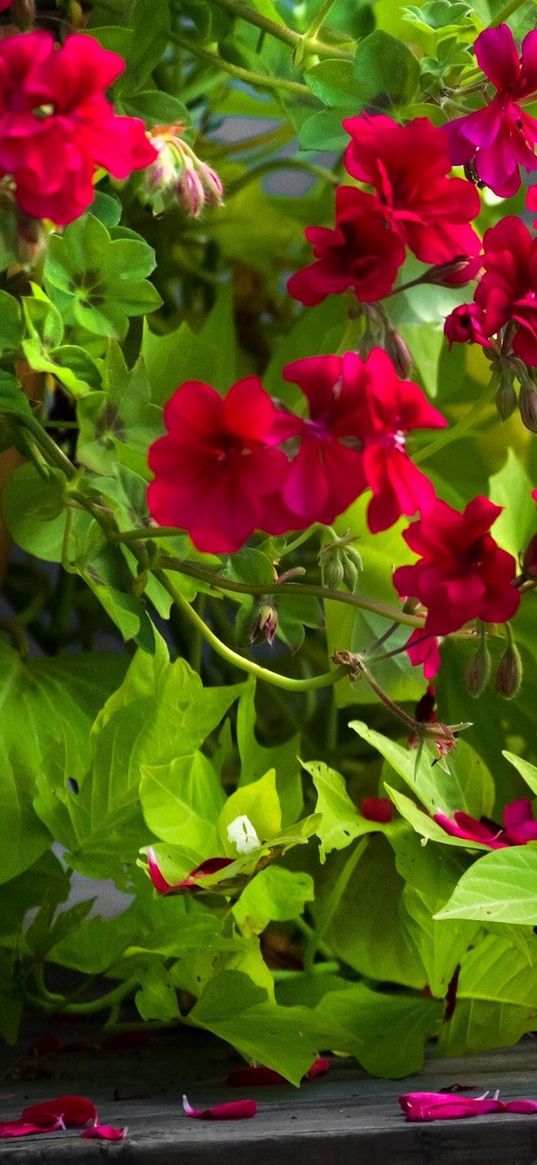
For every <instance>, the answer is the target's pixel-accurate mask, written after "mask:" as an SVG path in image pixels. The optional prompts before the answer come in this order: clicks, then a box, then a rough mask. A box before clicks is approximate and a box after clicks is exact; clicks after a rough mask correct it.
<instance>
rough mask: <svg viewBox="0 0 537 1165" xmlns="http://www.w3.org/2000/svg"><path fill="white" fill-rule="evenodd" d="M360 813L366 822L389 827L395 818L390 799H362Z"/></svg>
mask: <svg viewBox="0 0 537 1165" xmlns="http://www.w3.org/2000/svg"><path fill="white" fill-rule="evenodd" d="M360 812H361V814H362V817H365V819H366V821H377V822H378V823H379V825H387V824H388V822H389V821H391V819H392V817H393V805H392V803H391V801H390V800H389V798H388V797H362V800H361V801H360Z"/></svg>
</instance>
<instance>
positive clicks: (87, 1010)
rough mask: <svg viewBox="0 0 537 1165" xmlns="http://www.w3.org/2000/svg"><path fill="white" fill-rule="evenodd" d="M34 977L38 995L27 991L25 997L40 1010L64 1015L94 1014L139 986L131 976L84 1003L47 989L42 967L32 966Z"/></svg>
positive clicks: (120, 999)
mask: <svg viewBox="0 0 537 1165" xmlns="http://www.w3.org/2000/svg"><path fill="white" fill-rule="evenodd" d="M34 977H35V979H36V986H37V989H38V991H39V994H38V995H33V993H32V994H31V993H30V992H27V997H28V999H29V1000H30V1002H31V1003H33V1004H34V1006H35V1007H38V1008H39V1010H40V1011H48V1012H54V1011H61V1012H62V1013H63V1014H64V1015H80V1016H82V1015H96V1014H97V1013H98V1012H99V1011H106V1010H107V1008H109V1007H113V1006H114V1005H115V1004H117V1003H120V1002H121V1001H122V1000H123V999H125V998H126V997H127V995H131V994H132V992H133V991H134V990H135V988H136V987H138V986H139V979H138V978H137V977H134V976H133V977H132V978H130V979H125V980H124V981H123V982H122V983H119V984H118V985H117V987H113V988H112V990H111V991H107V992H106V993H105V994H104V995H100V996H99V998H98V999H90V1000H88V1001H87V1002H86V1003H70V1002H69V998H68V997H66V996H65V995H57V994H55V993H53V992H51V991H49V990H48V989H47V987H46V986H45V981H44V978H43V973H42V967H39V968H37V967H36V968H34Z"/></svg>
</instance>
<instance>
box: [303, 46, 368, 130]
mask: <svg viewBox="0 0 537 1165" xmlns="http://www.w3.org/2000/svg"><path fill="white" fill-rule="evenodd" d="M304 80H305V82H306V84H307V85H308V86H309V88H310V89H311V91H312V93H314V94H315V96H316V97H318V98H319V101H322V103H323V105H328V106H335V108H336V109H341V110H344V111H345V110H346V111H348V112H349V113H352V112H353V111H354V109H355V107H356V99H357V96H358V94H357V85H356V79H355V76H354V68H353V63H352V61H340V60H330V58H328V59H327V60H324V61H321V63H320V65H314V67H313V68H312V69H308V70H307V72H306V73H304ZM340 121H341V114H340Z"/></svg>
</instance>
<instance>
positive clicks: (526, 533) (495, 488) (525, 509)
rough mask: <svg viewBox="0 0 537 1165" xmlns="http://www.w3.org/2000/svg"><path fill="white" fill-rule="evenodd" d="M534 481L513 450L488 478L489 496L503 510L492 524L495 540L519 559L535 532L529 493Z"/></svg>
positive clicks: (510, 450) (509, 451)
mask: <svg viewBox="0 0 537 1165" xmlns="http://www.w3.org/2000/svg"><path fill="white" fill-rule="evenodd" d="M532 488H533V482H532V481H531V480H530V478H529V476H528V474H527V473H526V470H525V469H524V466H523V465H522V462H521V461H520V460H519V458H518V457H517V455H516V453H515V452H514V450H513V449H508V451H507V460H506V462H505V465H504V466H503V468H502V469H500V471H499V473H495V474H494V476H493V477H491V478H490V492H489V497H490V500H491V501H492V502H494V503H495V504H496V505H497V506H503V507H504V510H503V513H502V514H500V516H499V518H497V519H496V521H495V523H494V534H493V537H494V541H495V542H498V544H499V545H500V546H502V547H503V549H504V550H508V551H509V552H510V553H511V554H513V555H514V556H515V558H516V559H518V556H519V554H520V553H521V551H523V550H524V549H525V547H526V546H527V545H528V542H529V541H530V538H531V537H532V536H533V534H534V533H535V502H534V501H533V498H532V496H531V490H532Z"/></svg>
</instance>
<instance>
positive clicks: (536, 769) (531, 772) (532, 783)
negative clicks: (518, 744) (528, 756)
mask: <svg viewBox="0 0 537 1165" xmlns="http://www.w3.org/2000/svg"><path fill="white" fill-rule="evenodd" d="M502 755H503V756H504V757H505V759H506V760H508V761H509V764H510V765H514V767H515V769H516V770H517V772H519V773H520V776H521V777H523V779H524V780H525V782H526V784H527V785H528V786H529V788H530V789H531V791H532V793H533V795H534V796H535V797H537V765H531V764H530V763H529V761H527V760H523V758H522V757H521V756H515V754H514V753H513V752H504V753H503V754H502Z"/></svg>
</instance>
